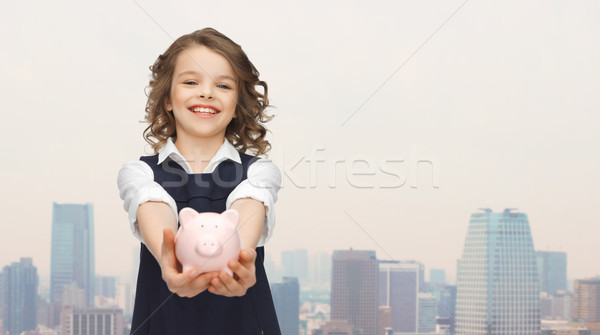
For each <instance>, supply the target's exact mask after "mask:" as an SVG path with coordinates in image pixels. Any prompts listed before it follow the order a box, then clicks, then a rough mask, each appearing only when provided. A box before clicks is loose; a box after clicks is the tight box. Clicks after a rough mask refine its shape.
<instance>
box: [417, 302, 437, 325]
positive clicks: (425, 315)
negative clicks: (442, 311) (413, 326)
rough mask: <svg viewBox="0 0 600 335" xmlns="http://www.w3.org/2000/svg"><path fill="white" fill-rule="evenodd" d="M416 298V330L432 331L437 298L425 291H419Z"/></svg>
mask: <svg viewBox="0 0 600 335" xmlns="http://www.w3.org/2000/svg"><path fill="white" fill-rule="evenodd" d="M418 299H419V303H418V306H419V309H418V311H417V315H418V319H417V320H418V323H417V326H418V332H419V333H434V332H435V329H436V323H435V320H436V316H437V299H436V298H435V297H434V296H433V295H431V294H429V293H425V292H420V293H419V295H418Z"/></svg>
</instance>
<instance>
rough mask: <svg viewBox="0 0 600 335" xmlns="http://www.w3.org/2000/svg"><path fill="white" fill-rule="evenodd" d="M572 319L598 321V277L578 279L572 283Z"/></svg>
mask: <svg viewBox="0 0 600 335" xmlns="http://www.w3.org/2000/svg"><path fill="white" fill-rule="evenodd" d="M573 319H574V320H578V321H583V322H600V277H598V278H595V279H593V278H590V279H578V280H575V283H574V284H573Z"/></svg>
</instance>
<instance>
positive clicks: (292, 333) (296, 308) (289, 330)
mask: <svg viewBox="0 0 600 335" xmlns="http://www.w3.org/2000/svg"><path fill="white" fill-rule="evenodd" d="M271 292H272V294H273V303H274V304H275V310H276V311H277V320H278V321H279V328H280V329H281V334H282V335H298V331H299V329H300V318H299V316H300V284H298V278H295V277H283V282H282V283H273V284H272V285H271Z"/></svg>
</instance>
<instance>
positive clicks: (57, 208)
mask: <svg viewBox="0 0 600 335" xmlns="http://www.w3.org/2000/svg"><path fill="white" fill-rule="evenodd" d="M94 282H95V272H94V218H93V207H92V204H81V205H80V204H57V203H53V208H52V249H51V256H50V301H51V302H53V303H59V304H60V303H62V299H63V291H64V290H65V285H67V286H69V285H75V286H76V287H78V288H79V289H82V290H83V291H84V292H85V299H86V304H87V305H88V306H90V307H91V306H93V304H94V294H95V293H96V291H95V290H94Z"/></svg>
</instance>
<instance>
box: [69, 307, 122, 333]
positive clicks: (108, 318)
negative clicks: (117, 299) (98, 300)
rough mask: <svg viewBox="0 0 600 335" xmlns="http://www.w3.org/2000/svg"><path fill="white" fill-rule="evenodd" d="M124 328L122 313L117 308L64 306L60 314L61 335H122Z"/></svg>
mask: <svg viewBox="0 0 600 335" xmlns="http://www.w3.org/2000/svg"><path fill="white" fill-rule="evenodd" d="M124 326H125V324H124V321H123V311H122V310H121V309H117V308H113V309H104V308H86V309H77V308H73V307H72V306H65V307H64V308H63V311H62V313H61V334H62V335H92V334H93V335H123V333H124V329H125V328H124Z"/></svg>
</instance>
